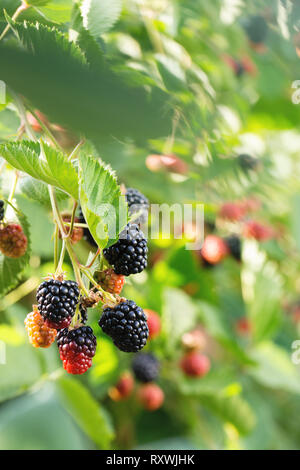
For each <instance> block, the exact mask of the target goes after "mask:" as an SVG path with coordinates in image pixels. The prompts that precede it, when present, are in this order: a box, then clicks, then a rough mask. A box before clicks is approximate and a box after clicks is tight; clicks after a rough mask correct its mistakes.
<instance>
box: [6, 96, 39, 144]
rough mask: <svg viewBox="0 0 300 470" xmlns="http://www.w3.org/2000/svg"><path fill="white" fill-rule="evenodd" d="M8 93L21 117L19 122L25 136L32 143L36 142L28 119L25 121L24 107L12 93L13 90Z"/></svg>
mask: <svg viewBox="0 0 300 470" xmlns="http://www.w3.org/2000/svg"><path fill="white" fill-rule="evenodd" d="M10 93H11V95H12V96H13V98H14V101H15V104H16V107H17V110H18V111H19V113H20V116H21V120H22V124H24V127H25V130H26V134H27V135H28V137H29V138H30V139H31V140H33V141H34V142H37V138H36V135H35V134H34V132H33V131H32V129H31V126H30V124H29V122H28V119H27V116H26V110H25V108H24V105H23V103H22V101H21V99H20V98H19V96H18V95H17V94H16V93H15V92H14V91H13V90H10Z"/></svg>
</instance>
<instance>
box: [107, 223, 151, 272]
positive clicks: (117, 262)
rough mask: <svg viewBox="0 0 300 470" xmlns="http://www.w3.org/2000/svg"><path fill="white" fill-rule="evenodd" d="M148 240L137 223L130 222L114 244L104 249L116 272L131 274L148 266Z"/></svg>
mask: <svg viewBox="0 0 300 470" xmlns="http://www.w3.org/2000/svg"><path fill="white" fill-rule="evenodd" d="M147 253H148V247H147V240H146V239H145V236H144V234H143V232H142V231H141V230H140V229H139V226H138V225H137V224H128V225H127V226H126V228H125V229H124V230H123V232H121V234H120V238H119V240H118V241H117V243H115V244H114V245H112V246H110V247H109V248H106V249H105V250H103V254H104V256H105V258H106V259H107V261H108V262H109V264H111V265H112V266H113V267H114V271H115V273H116V274H123V275H124V276H129V275H130V274H137V273H140V272H142V271H143V270H144V269H145V268H146V267H147Z"/></svg>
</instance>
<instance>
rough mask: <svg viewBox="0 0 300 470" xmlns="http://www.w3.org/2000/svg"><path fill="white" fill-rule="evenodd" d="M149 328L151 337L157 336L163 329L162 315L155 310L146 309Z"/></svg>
mask: <svg viewBox="0 0 300 470" xmlns="http://www.w3.org/2000/svg"><path fill="white" fill-rule="evenodd" d="M144 312H145V314H146V317H147V323H148V328H149V338H150V339H153V338H156V337H157V336H158V335H159V333H160V330H161V320H160V316H159V315H158V314H157V313H156V312H154V310H149V309H144Z"/></svg>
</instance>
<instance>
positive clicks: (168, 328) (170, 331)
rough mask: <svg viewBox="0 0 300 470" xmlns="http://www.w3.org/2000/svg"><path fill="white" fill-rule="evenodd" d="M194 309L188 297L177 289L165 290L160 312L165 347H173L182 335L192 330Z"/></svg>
mask: <svg viewBox="0 0 300 470" xmlns="http://www.w3.org/2000/svg"><path fill="white" fill-rule="evenodd" d="M195 319H196V307H195V305H194V303H193V302H192V301H191V299H190V298H189V296H188V295H186V294H185V293H184V292H182V291H181V290H179V289H173V288H166V289H165V291H164V303H163V310H162V322H163V332H164V334H165V335H166V337H167V338H168V342H167V345H168V346H174V345H175V344H176V342H177V341H178V340H180V338H181V336H182V335H183V333H185V332H186V331H188V330H190V329H191V328H193V326H194V325H195Z"/></svg>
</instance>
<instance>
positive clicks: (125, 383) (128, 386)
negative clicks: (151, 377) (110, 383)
mask: <svg viewBox="0 0 300 470" xmlns="http://www.w3.org/2000/svg"><path fill="white" fill-rule="evenodd" d="M133 388H134V379H133V377H132V375H131V374H130V373H129V372H125V373H124V374H122V375H121V377H120V379H119V381H118V383H117V384H116V385H115V386H114V387H111V388H110V389H109V392H108V394H109V396H110V398H111V399H112V400H113V401H121V400H125V399H126V398H128V397H129V396H130V395H131V393H132V390H133Z"/></svg>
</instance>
